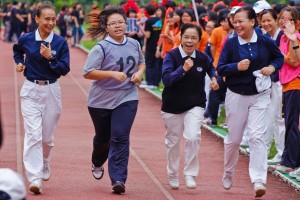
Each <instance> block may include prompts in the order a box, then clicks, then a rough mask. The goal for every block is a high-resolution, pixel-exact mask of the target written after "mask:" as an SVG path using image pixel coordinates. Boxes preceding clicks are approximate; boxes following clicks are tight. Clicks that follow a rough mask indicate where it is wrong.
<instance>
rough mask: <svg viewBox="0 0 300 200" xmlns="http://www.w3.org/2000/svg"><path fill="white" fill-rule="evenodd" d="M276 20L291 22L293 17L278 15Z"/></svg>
mask: <svg viewBox="0 0 300 200" xmlns="http://www.w3.org/2000/svg"><path fill="white" fill-rule="evenodd" d="M278 21H279V22H283V21H290V22H293V21H294V19H292V18H287V17H280V18H279V20H278Z"/></svg>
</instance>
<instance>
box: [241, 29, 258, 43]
mask: <svg viewBox="0 0 300 200" xmlns="http://www.w3.org/2000/svg"><path fill="white" fill-rule="evenodd" d="M238 40H239V43H240V45H243V44H247V43H256V42H257V34H256V32H255V30H253V34H252V36H251V39H250V41H249V42H246V41H245V40H244V39H243V38H241V37H240V36H238Z"/></svg>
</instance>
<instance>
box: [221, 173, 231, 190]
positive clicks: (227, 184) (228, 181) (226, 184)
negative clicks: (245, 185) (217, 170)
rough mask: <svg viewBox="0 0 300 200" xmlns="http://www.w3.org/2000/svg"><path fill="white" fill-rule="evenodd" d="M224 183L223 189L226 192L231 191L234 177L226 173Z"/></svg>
mask: <svg viewBox="0 0 300 200" xmlns="http://www.w3.org/2000/svg"><path fill="white" fill-rule="evenodd" d="M222 182H223V188H224V189H225V190H229V189H230V188H231V186H232V177H231V176H229V175H227V174H226V172H224V175H223V179H222Z"/></svg>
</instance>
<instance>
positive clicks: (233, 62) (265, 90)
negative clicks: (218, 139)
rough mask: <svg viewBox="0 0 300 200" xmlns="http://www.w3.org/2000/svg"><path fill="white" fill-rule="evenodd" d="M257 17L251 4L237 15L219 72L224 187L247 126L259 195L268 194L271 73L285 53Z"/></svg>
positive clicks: (253, 179)
mask: <svg viewBox="0 0 300 200" xmlns="http://www.w3.org/2000/svg"><path fill="white" fill-rule="evenodd" d="M256 26H257V19H256V15H255V11H254V10H253V8H251V7H242V8H240V9H239V10H237V11H236V13H235V15H234V29H235V31H236V32H237V36H235V37H233V38H230V39H228V41H227V42H226V44H225V45H224V48H223V51H222V53H221V56H220V60H219V63H218V67H217V71H218V73H219V75H220V76H224V77H226V84H227V86H228V90H227V93H226V99H225V109H226V123H227V125H228V130H229V133H228V135H227V136H226V138H225V140H224V148H225V152H224V154H225V155H224V176H223V187H224V188H225V189H227V190H229V189H230V188H231V186H232V177H233V175H234V172H235V168H236V165H237V162H238V157H239V146H240V143H241V140H242V137H243V132H244V130H245V128H246V126H248V127H247V129H248V132H249V133H248V134H249V149H250V162H249V174H250V179H251V182H252V183H253V184H254V190H255V195H256V197H261V196H263V195H264V194H265V192H266V188H265V184H266V179H267V147H266V144H265V142H264V134H265V133H266V129H267V123H266V120H265V118H266V117H267V108H268V105H269V103H270V93H271V89H270V87H271V79H270V75H271V74H272V73H274V72H275V71H277V70H278V69H279V68H280V67H281V66H282V64H283V55H282V54H281V52H280V50H279V49H278V47H277V46H276V44H275V42H274V41H272V39H271V38H269V37H267V36H264V35H262V34H260V33H257V32H256V31H255V27H256Z"/></svg>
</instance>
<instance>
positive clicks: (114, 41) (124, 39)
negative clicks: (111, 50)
mask: <svg viewBox="0 0 300 200" xmlns="http://www.w3.org/2000/svg"><path fill="white" fill-rule="evenodd" d="M105 40H107V41H109V42H112V43H115V44H125V43H126V41H127V40H126V37H125V36H124V38H123V41H122V43H120V42H117V41H116V40H114V39H112V38H111V37H110V36H109V35H108V36H107V37H106V38H105Z"/></svg>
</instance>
